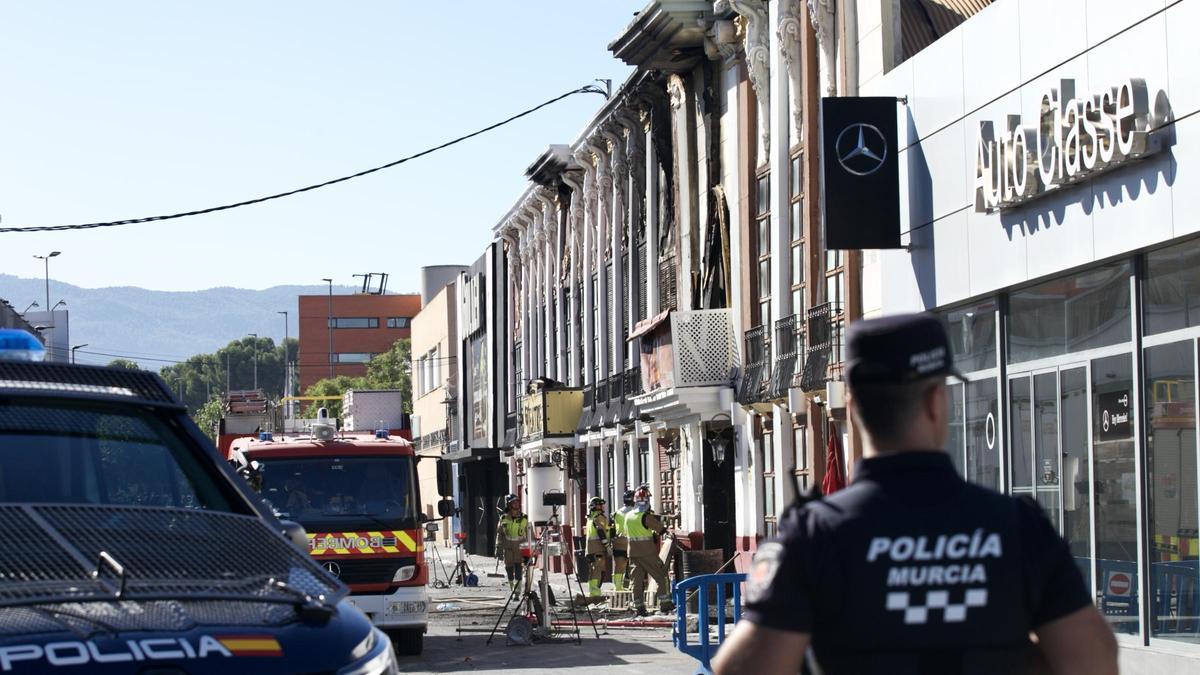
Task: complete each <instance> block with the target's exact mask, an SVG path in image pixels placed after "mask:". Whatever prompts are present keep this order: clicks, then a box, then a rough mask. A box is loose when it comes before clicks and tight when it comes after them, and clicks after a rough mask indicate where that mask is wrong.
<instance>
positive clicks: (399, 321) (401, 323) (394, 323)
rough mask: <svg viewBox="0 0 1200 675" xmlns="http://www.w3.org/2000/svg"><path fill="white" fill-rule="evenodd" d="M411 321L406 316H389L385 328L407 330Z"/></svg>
mask: <svg viewBox="0 0 1200 675" xmlns="http://www.w3.org/2000/svg"><path fill="white" fill-rule="evenodd" d="M411 321H412V319H411V318H409V317H407V316H390V317H388V320H387V327H388V328H408V327H409V323H410V322H411Z"/></svg>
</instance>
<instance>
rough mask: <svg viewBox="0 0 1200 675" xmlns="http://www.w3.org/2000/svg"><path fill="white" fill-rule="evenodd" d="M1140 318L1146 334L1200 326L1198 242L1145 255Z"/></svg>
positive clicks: (1199, 252)
mask: <svg viewBox="0 0 1200 675" xmlns="http://www.w3.org/2000/svg"><path fill="white" fill-rule="evenodd" d="M1142 316H1143V317H1144V325H1145V331H1146V335H1155V334H1158V333H1164V332H1166V331H1169V330H1176V329H1179V328H1188V327H1191V326H1200V240H1192V241H1189V242H1187V243H1184V244H1180V245H1178V246H1172V247H1170V248H1164V249H1161V250H1158V251H1151V252H1150V253H1147V254H1146V276H1145V280H1144V281H1143V283H1142Z"/></svg>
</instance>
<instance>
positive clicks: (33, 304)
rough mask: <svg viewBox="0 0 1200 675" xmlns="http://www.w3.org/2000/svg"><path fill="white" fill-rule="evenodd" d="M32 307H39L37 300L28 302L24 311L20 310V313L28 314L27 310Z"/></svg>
mask: <svg viewBox="0 0 1200 675" xmlns="http://www.w3.org/2000/svg"><path fill="white" fill-rule="evenodd" d="M34 307H41V305H39V304H38V301H37V300H34V301H33V302H31V303H29V306H28V307H26V308H25V311H24V312H21V314H28V313H29V310H31V309H33V308H34Z"/></svg>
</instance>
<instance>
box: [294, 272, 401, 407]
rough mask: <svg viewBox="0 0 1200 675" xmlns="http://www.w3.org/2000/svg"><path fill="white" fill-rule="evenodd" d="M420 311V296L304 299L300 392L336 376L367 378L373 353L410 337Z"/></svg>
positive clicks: (317, 296) (378, 352) (356, 295)
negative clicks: (319, 381) (325, 378)
mask: <svg viewBox="0 0 1200 675" xmlns="http://www.w3.org/2000/svg"><path fill="white" fill-rule="evenodd" d="M420 310H421V296H420V295H416V294H413V295H370V294H354V295H334V296H333V297H332V301H331V299H330V297H329V296H328V295H301V296H300V354H299V361H298V364H299V371H300V373H299V379H300V391H301V392H303V391H304V390H305V389H306V388H307V387H308V386H309V385H311V384H313V383H314V382H316V381H317V380H320V379H321V378H324V377H330V376H331V375H335V376H336V375H349V376H351V377H358V376H360V375H366V373H367V362H368V361H370V360H371V358H372V357H373V356H374V355H376V354H381V353H383V352H386V351H387V350H388V349H390V348H391V346H392V344H393V343H395V342H396V340H399V339H400V338H406V337H408V336H409V332H410V326H411V324H412V317H414V316H416V315H417V312H419V311H420ZM330 317H332V319H330ZM331 336H332V340H333V348H332V349H330V338H331ZM331 352H332V358H330V356H331Z"/></svg>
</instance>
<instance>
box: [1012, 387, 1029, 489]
mask: <svg viewBox="0 0 1200 675" xmlns="http://www.w3.org/2000/svg"><path fill="white" fill-rule="evenodd" d="M1008 401H1009V403H1008V405H1009V420H1010V422H1011V424H1010V425H1009V430H1008V433H1009V438H1010V439H1011V442H1010V444H1009V447H1010V448H1011V452H1010V454H1009V472H1008V475H1009V481H1008V482H1009V485H1010V486H1011V487H1012V491H1013V494H1031V493H1032V492H1033V470H1032V467H1033V448H1032V447H1031V444H1030V437H1029V436H1030V434H1029V429H1030V425H1031V423H1032V420H1031V417H1032V415H1033V404H1032V400H1031V398H1030V392H1029V378H1028V377H1018V378H1014V379H1012V380H1010V381H1009V383H1008Z"/></svg>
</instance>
